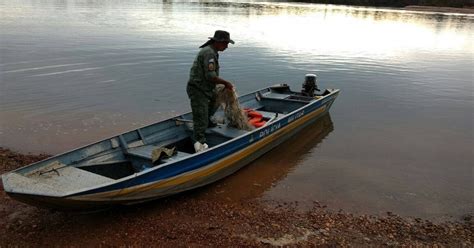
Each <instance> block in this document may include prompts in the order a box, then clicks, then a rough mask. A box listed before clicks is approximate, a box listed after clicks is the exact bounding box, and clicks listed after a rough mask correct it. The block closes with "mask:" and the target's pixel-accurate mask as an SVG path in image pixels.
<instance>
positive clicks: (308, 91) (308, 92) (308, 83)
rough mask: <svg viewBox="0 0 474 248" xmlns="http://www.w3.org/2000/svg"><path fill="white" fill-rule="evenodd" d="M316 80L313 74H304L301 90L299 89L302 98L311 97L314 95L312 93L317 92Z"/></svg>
mask: <svg viewBox="0 0 474 248" xmlns="http://www.w3.org/2000/svg"><path fill="white" fill-rule="evenodd" d="M316 78H317V76H316V75H315V74H306V75H305V76H304V83H303V88H302V89H301V94H302V95H303V96H310V97H313V96H314V95H315V94H314V91H319V89H318V85H317V84H316Z"/></svg>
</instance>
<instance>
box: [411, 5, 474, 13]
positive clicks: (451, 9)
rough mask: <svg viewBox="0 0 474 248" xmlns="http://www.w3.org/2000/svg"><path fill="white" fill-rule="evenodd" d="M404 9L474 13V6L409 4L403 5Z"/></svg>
mask: <svg viewBox="0 0 474 248" xmlns="http://www.w3.org/2000/svg"><path fill="white" fill-rule="evenodd" d="M402 9H403V10H409V11H421V12H440V13H450V14H474V7H470V8H454V7H436V6H421V5H408V6H405V7H403V8H402Z"/></svg>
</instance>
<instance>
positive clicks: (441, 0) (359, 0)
mask: <svg viewBox="0 0 474 248" xmlns="http://www.w3.org/2000/svg"><path fill="white" fill-rule="evenodd" d="M294 2H311V3H322V4H342V5H360V6H377V7H405V6H408V5H420V6H436V7H457V8H463V7H472V6H474V0H296V1H294Z"/></svg>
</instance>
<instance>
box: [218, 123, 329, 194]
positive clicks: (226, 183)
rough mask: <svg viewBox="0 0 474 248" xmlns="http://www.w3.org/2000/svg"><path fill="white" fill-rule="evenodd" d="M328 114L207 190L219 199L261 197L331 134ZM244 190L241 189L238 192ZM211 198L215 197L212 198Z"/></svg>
mask: <svg viewBox="0 0 474 248" xmlns="http://www.w3.org/2000/svg"><path fill="white" fill-rule="evenodd" d="M333 128H334V127H333V123H332V121H331V116H330V115H329V114H326V115H324V116H323V117H321V118H319V119H318V120H317V122H315V123H313V124H310V125H309V126H307V127H305V128H304V129H303V130H302V131H300V132H298V133H297V134H296V135H295V136H293V137H291V138H290V139H289V140H287V141H286V142H284V143H283V144H281V145H280V146H278V147H276V148H275V149H273V150H272V151H270V152H268V153H266V154H265V155H263V156H262V157H261V158H260V159H257V160H255V161H254V162H252V163H250V164H249V165H248V166H246V167H244V168H243V169H241V170H240V171H239V172H238V173H236V174H234V175H232V176H230V177H229V178H227V179H226V180H223V181H221V182H219V183H217V185H216V186H215V187H214V186H213V187H212V188H211V190H214V191H215V192H216V193H217V198H219V199H222V200H229V199H231V200H239V199H251V198H259V197H262V196H263V194H264V193H265V192H267V191H269V190H270V189H271V188H272V187H275V186H276V185H277V184H279V183H280V182H281V181H282V180H283V179H284V178H285V177H286V176H287V175H288V173H291V172H292V171H293V170H294V169H295V168H297V167H298V165H300V164H301V161H302V160H304V159H305V158H306V157H307V156H309V154H310V153H311V151H312V150H313V149H316V148H317V146H318V145H319V144H321V143H322V142H323V140H324V139H326V137H327V136H328V135H329V134H330V133H331V132H332V131H333ZM243 188H245V190H242V189H243ZM213 197H215V195H213Z"/></svg>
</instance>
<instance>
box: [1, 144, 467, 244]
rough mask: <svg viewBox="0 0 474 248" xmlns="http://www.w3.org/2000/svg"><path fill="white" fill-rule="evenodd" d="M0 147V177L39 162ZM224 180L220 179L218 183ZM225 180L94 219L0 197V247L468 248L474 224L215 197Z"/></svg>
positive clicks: (84, 214)
mask: <svg viewBox="0 0 474 248" xmlns="http://www.w3.org/2000/svg"><path fill="white" fill-rule="evenodd" d="M45 157H47V155H22V154H18V153H14V152H11V151H9V150H6V149H2V148H0V168H1V170H0V172H1V173H4V172H7V171H10V170H12V169H14V168H17V167H19V166H22V165H25V164H28V163H31V162H33V161H36V160H39V159H43V158H45ZM223 181H225V180H223ZM223 181H221V182H218V183H215V184H212V185H210V186H207V187H203V188H201V189H198V190H194V191H191V192H188V193H184V194H180V195H177V196H174V197H169V198H165V199H162V200H158V201H154V202H150V203H146V204H141V205H135V206H128V207H117V208H114V209H109V210H107V211H102V212H97V213H64V212H52V211H50V210H44V209H38V208H35V207H31V206H28V205H25V204H22V203H19V202H16V201H14V200H12V199H11V198H9V197H8V196H7V195H6V194H5V192H4V191H3V188H1V189H2V190H1V191H0V230H2V232H0V247H9V246H19V247H39V246H60V247H63V246H66V247H71V246H75V247H80V246H87V247H89V246H93V247H97V246H150V245H151V246H159V247H170V246H192V247H209V246H213V247H216V246H218V247H235V246H252V247H260V246H263V247H267V246H283V245H292V246H305V247H306V246H315V245H337V246H351V245H357V246H366V245H372V246H385V245H386V246H405V245H428V246H434V245H439V246H447V247H472V245H473V243H472V242H473V233H474V221H473V219H472V217H471V216H466V217H465V218H464V220H462V221H460V222H443V223H432V222H430V221H427V220H422V219H408V218H402V217H400V216H397V215H395V214H393V213H387V214H386V215H385V216H378V217H375V216H367V215H354V214H351V213H347V212H344V211H342V210H341V211H339V212H334V211H329V210H327V208H326V206H324V205H322V204H320V203H318V202H313V207H312V209H310V210H308V211H304V212H303V211H299V210H297V206H298V202H292V203H277V202H272V203H270V204H269V203H268V202H262V201H258V200H248V199H241V200H239V201H235V200H231V199H222V198H219V197H216V196H217V194H219V191H218V190H217V189H218V188H219V184H221V183H223Z"/></svg>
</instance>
